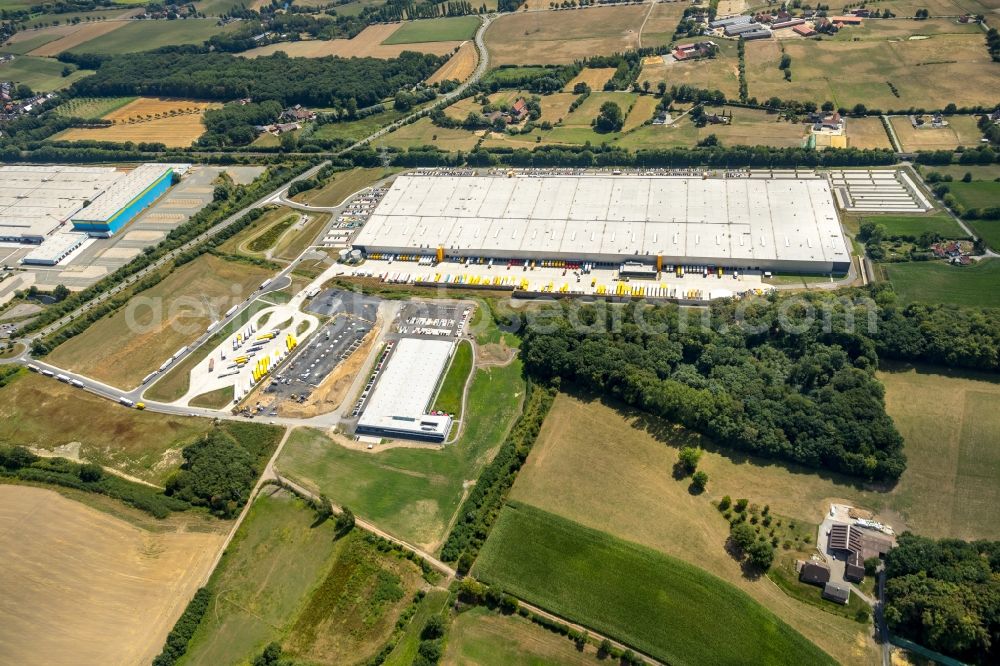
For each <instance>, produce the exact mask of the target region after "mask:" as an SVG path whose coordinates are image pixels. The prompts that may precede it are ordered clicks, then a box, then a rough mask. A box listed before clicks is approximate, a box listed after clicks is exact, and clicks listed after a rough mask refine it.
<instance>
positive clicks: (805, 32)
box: [792, 24, 816, 37]
mask: <svg viewBox="0 0 1000 666" xmlns="http://www.w3.org/2000/svg"><path fill="white" fill-rule="evenodd" d="M792 31H793V32H795V33H798V34H800V35H802V36H803V37H812V36H813V35H815V34H816V31H815V30H813V29H812V28H810V27H809V26H807V25H805V24H803V25H797V26H795V27H794V28H792Z"/></svg>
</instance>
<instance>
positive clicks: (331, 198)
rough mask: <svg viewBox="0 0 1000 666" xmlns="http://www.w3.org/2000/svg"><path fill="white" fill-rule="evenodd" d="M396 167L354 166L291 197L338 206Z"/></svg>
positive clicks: (303, 201) (394, 170) (297, 199)
mask: <svg viewBox="0 0 1000 666" xmlns="http://www.w3.org/2000/svg"><path fill="white" fill-rule="evenodd" d="M396 171H398V169H392V168H390V169H382V168H371V169H365V168H362V167H356V168H354V169H348V170H347V171H341V172H339V173H337V174H335V175H334V176H333V178H332V179H331V180H330V182H328V183H327V184H326V185H324V186H323V187H320V188H318V189H315V190H309V191H308V192H302V193H300V194H296V195H295V196H294V197H292V198H293V199H294V200H295V201H300V202H302V203H308V204H312V205H314V206H339V205H340V204H342V203H343V202H344V199H346V198H347V197H349V196H350V195H352V194H354V193H355V192H357V191H359V190H363V189H364V188H366V187H368V186H369V185H371V184H372V183H374V182H376V181H378V180H380V179H381V178H384V177H385V176H387V175H389V174H392V173H395V172H396Z"/></svg>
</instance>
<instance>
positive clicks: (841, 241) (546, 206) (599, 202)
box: [354, 175, 849, 262]
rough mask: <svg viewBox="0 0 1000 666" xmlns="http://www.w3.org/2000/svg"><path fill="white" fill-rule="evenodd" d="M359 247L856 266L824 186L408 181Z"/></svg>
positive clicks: (805, 182) (387, 200) (599, 179)
mask: <svg viewBox="0 0 1000 666" xmlns="http://www.w3.org/2000/svg"><path fill="white" fill-rule="evenodd" d="M354 244H355V245H357V246H359V247H364V248H367V249H374V248H408V249H412V250H419V249H426V250H428V251H433V250H434V249H436V248H437V247H443V248H445V249H446V250H456V251H463V252H466V253H468V252H474V251H476V250H483V251H489V252H491V253H493V254H502V253H504V252H510V253H512V254H515V253H517V254H524V253H532V254H534V255H537V256H545V255H546V254H560V255H563V256H565V255H577V256H580V255H585V254H589V255H593V254H606V255H632V256H637V257H642V256H647V257H655V256H657V255H661V256H692V257H694V256H696V257H712V258H717V259H719V260H720V261H722V260H725V259H729V258H733V259H737V258H738V259H743V260H752V259H757V260H762V261H767V260H772V261H773V260H786V261H816V262H831V261H840V262H846V261H848V260H849V253H848V248H847V242H846V240H845V238H844V236H843V231H842V229H841V227H840V223H839V221H838V218H837V212H836V208H835V204H834V201H833V197H832V194H831V191H830V186H829V183H828V182H827V181H826V179H823V178H812V179H809V178H800V179H747V178H738V179H737V178H734V179H721V178H710V179H701V178H676V177H652V176H555V175H553V176H543V177H517V178H504V177H485V176H484V177H478V176H477V177H471V176H407V175H403V176H400V177H398V178H397V179H396V181H395V183H394V184H393V186H392V188H390V190H389V191H388V192H387V193H386V195H385V197H384V198H383V199H382V201H381V203H380V204H379V205H378V207H377V208H376V209H375V211H374V212H373V214H372V216H371V217H370V218H369V220H368V222H367V223H366V224H365V226H364V228H363V229H362V231H361V232H360V233H359V235H358V237H357V238H356V239H355V241H354Z"/></svg>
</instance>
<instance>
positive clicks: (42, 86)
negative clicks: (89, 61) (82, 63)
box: [0, 56, 93, 92]
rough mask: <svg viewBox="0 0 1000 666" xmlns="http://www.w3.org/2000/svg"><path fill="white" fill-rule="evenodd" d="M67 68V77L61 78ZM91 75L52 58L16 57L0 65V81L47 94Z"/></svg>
mask: <svg viewBox="0 0 1000 666" xmlns="http://www.w3.org/2000/svg"><path fill="white" fill-rule="evenodd" d="M66 67H69V69H71V70H72V71H71V72H70V74H69V76H63V75H62V72H63V69H64V68H66ZM90 74H93V72H92V71H90V70H86V69H77V68H76V65H66V64H65V63H61V62H59V61H58V60H55V59H53V58H36V57H34V56H17V57H16V58H14V60H13V61H12V62H5V63H2V64H0V79H3V80H5V81H13V82H14V83H16V84H21V83H23V84H25V85H27V86H29V87H30V88H31V89H32V90H34V91H35V92H49V91H52V90H62V89H63V88H68V87H69V85H70V84H71V83H73V82H74V81H78V80H80V79H82V78H83V77H85V76H89V75H90Z"/></svg>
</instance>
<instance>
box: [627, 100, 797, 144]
mask: <svg viewBox="0 0 1000 666" xmlns="http://www.w3.org/2000/svg"><path fill="white" fill-rule="evenodd" d="M705 111H706V112H708V113H720V114H721V113H722V112H723V111H724V112H725V113H727V114H728V113H730V112H731V113H732V114H733V120H732V122H730V123H729V124H728V125H712V124H707V125H705V126H704V127H697V126H695V124H694V123H693V122H691V119H690V118H689V117H684V118H680V119H678V120H676V121H675V122H674V124H672V125H648V126H645V127H640V128H639V129H637V130H636V131H634V132H632V133H630V134H627V135H625V136H623V137H622V139H621V140H620V141H619V142H618V143H617V145H620V146H622V147H625V148H631V149H633V150H636V149H641V148H657V147H671V146H693V145H695V144H696V143H697V142H698V141H701V140H703V139H705V138H707V137H708V136H709V135H712V134H714V135H715V136H716V137H717V138H718V139H719V141H720V142H721V143H722V145H724V146H738V145H744V146H775V147H778V148H790V147H796V146H801V145H803V143H804V142H805V134H806V129H805V126H804V125H802V124H801V123H792V122H788V121H786V120H782V119H781V118H780V117H779V116H778V115H777V114H769V113H767V112H766V111H761V110H759V109H743V108H737V107H726V108H724V109H723V108H718V109H716V108H707V109H705Z"/></svg>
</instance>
